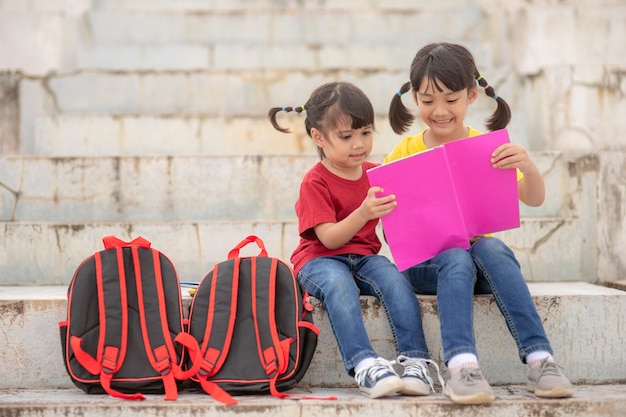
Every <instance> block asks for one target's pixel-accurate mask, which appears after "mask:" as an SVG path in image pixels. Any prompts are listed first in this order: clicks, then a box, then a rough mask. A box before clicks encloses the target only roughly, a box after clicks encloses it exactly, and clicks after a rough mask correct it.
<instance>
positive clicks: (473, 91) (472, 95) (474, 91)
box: [468, 87, 478, 104]
mask: <svg viewBox="0 0 626 417" xmlns="http://www.w3.org/2000/svg"><path fill="white" fill-rule="evenodd" d="M477 98H478V87H472V88H470V89H469V94H468V102H469V104H472V103H473V102H475V101H476V99H477Z"/></svg>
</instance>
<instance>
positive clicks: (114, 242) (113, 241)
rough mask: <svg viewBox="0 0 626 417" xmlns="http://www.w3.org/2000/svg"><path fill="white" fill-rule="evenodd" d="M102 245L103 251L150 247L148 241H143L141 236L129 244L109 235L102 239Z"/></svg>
mask: <svg viewBox="0 0 626 417" xmlns="http://www.w3.org/2000/svg"><path fill="white" fill-rule="evenodd" d="M102 243H104V248H105V249H111V248H124V247H127V246H139V247H141V248H149V247H150V245H151V243H150V241H149V240H147V239H144V238H143V237H141V236H139V237H136V238H135V239H133V240H131V241H130V242H124V241H123V240H122V239H119V238H117V237H115V236H113V235H109V236H105V237H103V238H102Z"/></svg>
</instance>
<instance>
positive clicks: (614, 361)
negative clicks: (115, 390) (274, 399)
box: [0, 282, 626, 389]
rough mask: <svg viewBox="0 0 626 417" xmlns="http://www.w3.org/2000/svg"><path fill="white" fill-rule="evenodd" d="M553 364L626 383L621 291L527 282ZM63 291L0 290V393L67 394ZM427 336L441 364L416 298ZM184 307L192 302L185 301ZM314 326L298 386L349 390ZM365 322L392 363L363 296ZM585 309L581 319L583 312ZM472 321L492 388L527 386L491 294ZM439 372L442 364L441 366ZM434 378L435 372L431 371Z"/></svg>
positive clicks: (432, 314) (330, 346) (387, 337)
mask: <svg viewBox="0 0 626 417" xmlns="http://www.w3.org/2000/svg"><path fill="white" fill-rule="evenodd" d="M529 288H530V290H531V293H532V294H533V297H534V300H535V303H536V305H537V309H538V311H539V314H540V316H541V317H542V319H543V323H544V327H545V330H546V333H547V334H548V337H549V339H550V341H551V344H552V346H553V349H554V350H555V358H556V360H557V361H558V362H559V363H560V364H561V365H562V366H563V367H564V369H565V372H566V373H567V375H568V377H569V378H570V379H571V380H572V381H573V382H575V383H596V384H597V383H613V382H615V381H621V382H626V379H625V375H626V351H625V350H624V349H623V346H624V344H625V343H626V340H625V337H626V331H625V330H624V329H626V321H625V318H626V292H624V291H620V290H616V289H612V288H606V287H601V286H596V285H591V284H587V283H580V282H579V283H554V284H539V283H531V284H529ZM66 291H67V286H54V287H41V286H37V287H6V286H4V287H0V328H1V329H2V337H3V338H4V343H2V344H0V363H2V364H3V369H4V372H3V378H2V379H1V380H0V389H19V388H27V389H37V388H68V387H70V386H72V383H71V381H70V379H69V377H68V375H67V373H66V371H65V368H64V366H63V361H62V354H61V344H60V341H59V329H58V322H59V321H62V320H64V319H65V318H66V315H67V307H66ZM418 299H419V301H420V305H421V308H422V321H423V323H424V329H425V335H426V339H427V342H428V345H429V349H430V351H431V354H432V356H433V358H434V359H435V360H436V361H437V362H439V363H441V360H442V352H441V341H440V336H439V324H438V323H439V320H438V317H437V312H436V311H437V310H436V300H435V297H432V296H419V297H418ZM184 300H185V301H184V302H185V304H188V303H189V302H190V298H189V297H188V296H187V295H185V299H184ZM313 301H314V305H315V306H316V308H315V310H314V321H315V323H316V325H317V326H318V327H319V328H320V332H321V334H320V338H319V341H318V346H317V350H316V353H315V356H314V358H313V361H312V363H311V367H310V368H309V371H308V372H307V374H306V375H305V377H304V379H303V380H302V381H301V385H302V386H313V387H335V388H336V387H353V386H354V381H353V380H352V379H351V378H350V377H349V376H348V375H347V373H346V372H345V370H344V367H343V364H342V362H341V357H340V354H339V352H338V348H337V344H336V342H335V338H334V336H333V334H332V332H331V329H330V323H329V322H328V318H327V317H326V314H325V312H324V310H323V308H322V307H321V306H320V304H319V302H317V300H314V299H313ZM362 305H363V317H364V322H365V324H366V328H367V330H368V332H369V336H370V339H371V340H372V344H373V345H374V348H375V349H376V350H377V352H378V353H379V354H380V355H381V356H383V357H386V358H388V359H394V358H395V357H396V352H395V348H394V344H393V340H392V336H391V330H390V329H389V325H388V322H387V318H386V316H385V315H384V310H383V309H382V308H381V307H380V305H379V303H378V302H377V301H376V300H375V299H373V298H371V297H363V298H362ZM580 311H584V312H585V314H580ZM474 323H475V333H476V337H477V348H478V351H479V355H480V361H481V367H482V369H483V372H484V373H485V375H486V377H487V378H488V380H489V381H490V382H491V383H492V384H496V385H499V384H516V383H524V382H525V381H526V377H527V368H526V366H525V365H522V364H521V363H520V361H519V359H518V356H517V351H516V348H515V344H514V342H513V339H512V338H511V336H510V335H509V333H508V330H507V328H506V326H505V324H504V320H503V319H502V316H501V314H500V312H499V310H498V309H497V307H496V305H495V303H494V301H493V298H492V297H491V296H477V297H476V298H475V302H474ZM442 368H443V366H442ZM431 372H434V370H432V371H431Z"/></svg>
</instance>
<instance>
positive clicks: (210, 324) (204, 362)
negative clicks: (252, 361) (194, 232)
mask: <svg viewBox="0 0 626 417" xmlns="http://www.w3.org/2000/svg"><path fill="white" fill-rule="evenodd" d="M240 263H241V262H240V259H239V258H236V259H233V260H228V261H225V262H221V263H218V264H216V265H215V266H214V267H213V270H212V272H211V273H209V274H207V275H206V276H205V277H204V279H203V280H202V281H201V282H200V285H199V286H198V289H197V290H196V293H195V294H194V298H193V301H192V306H191V313H190V321H191V326H194V322H199V323H203V324H204V329H194V328H190V331H198V332H199V334H202V335H203V336H202V338H201V339H202V345H201V346H200V349H199V350H200V355H201V356H200V357H201V359H200V360H199V369H198V371H197V373H196V377H197V379H198V381H199V382H200V385H201V387H202V389H203V390H204V391H205V392H206V393H207V394H209V395H211V396H212V397H213V398H215V399H216V400H218V401H221V402H222V403H224V404H226V405H232V404H236V403H237V401H236V400H235V399H234V398H233V397H232V396H231V395H230V394H228V393H227V392H226V391H224V390H223V389H222V388H220V387H219V386H218V385H217V384H215V383H214V382H211V381H210V380H209V378H210V377H212V376H213V375H215V374H217V372H219V370H220V369H221V368H222V365H224V362H226V358H227V357H228V352H229V350H230V344H231V341H232V337H233V332H234V329H235V319H236V317H237V298H238V294H239V267H240ZM198 300H202V301H201V302H199V301H198ZM205 300H206V301H205ZM200 304H201V305H202V307H200V306H199V305H200ZM198 316H199V317H200V319H201V320H199V321H196V320H194V317H198Z"/></svg>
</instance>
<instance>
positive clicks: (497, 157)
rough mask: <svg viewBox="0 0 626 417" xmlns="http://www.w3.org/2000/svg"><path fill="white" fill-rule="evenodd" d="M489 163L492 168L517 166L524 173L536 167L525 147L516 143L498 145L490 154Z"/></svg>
mask: <svg viewBox="0 0 626 417" xmlns="http://www.w3.org/2000/svg"><path fill="white" fill-rule="evenodd" d="M491 163H492V164H493V167H494V168H501V169H513V168H518V169H519V170H520V171H522V172H523V173H524V174H525V173H527V172H530V171H532V170H536V169H537V167H536V166H535V163H534V162H533V160H532V159H531V158H530V156H529V155H528V152H526V149H524V147H523V146H521V145H518V144H516V143H505V144H503V145H500V146H498V147H497V148H496V149H495V150H494V151H493V153H492V154H491Z"/></svg>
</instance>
